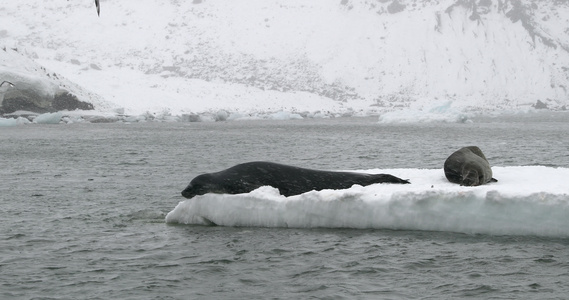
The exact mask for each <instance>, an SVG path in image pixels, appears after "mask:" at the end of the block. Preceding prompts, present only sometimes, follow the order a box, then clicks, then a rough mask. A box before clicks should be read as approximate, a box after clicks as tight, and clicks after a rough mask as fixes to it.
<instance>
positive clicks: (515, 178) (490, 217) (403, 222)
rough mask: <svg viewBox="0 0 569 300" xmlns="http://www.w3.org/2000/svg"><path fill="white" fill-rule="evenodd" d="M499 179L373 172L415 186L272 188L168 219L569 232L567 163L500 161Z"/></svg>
mask: <svg viewBox="0 0 569 300" xmlns="http://www.w3.org/2000/svg"><path fill="white" fill-rule="evenodd" d="M493 171H494V177H495V178H497V179H498V180H499V181H498V182H497V183H492V184H487V185H483V186H479V187H463V186H459V185H457V184H452V183H450V182H448V181H447V180H446V178H445V177H444V174H443V173H444V172H443V170H442V169H431V170H422V169H394V170H369V172H370V173H390V174H393V175H395V176H398V177H401V178H409V179H410V180H411V184H410V185H395V184H375V185H370V186H366V187H362V186H358V185H355V186H353V187H352V188H350V189H346V190H323V191H318V192H317V191H312V192H308V193H304V194H301V195H297V196H291V197H284V196H282V195H280V194H279V193H278V190H277V189H274V188H272V187H261V188H259V189H257V190H255V191H253V192H251V193H247V194H239V195H226V194H206V195H203V196H197V197H194V198H192V199H188V200H185V201H182V202H180V203H179V204H178V205H177V206H176V207H175V208H174V209H173V210H172V211H171V212H170V213H168V215H167V216H166V222H167V223H180V224H197V225H212V224H216V225H222V226H252V227H295V228H316V227H318V228H361V229H363V228H375V229H394V230H435V231H450V232H462V233H469V234H476V233H482V234H496V235H540V236H563V237H565V236H569V186H568V185H567V184H566V179H567V178H569V169H567V168H549V167H542V166H528V167H494V168H493Z"/></svg>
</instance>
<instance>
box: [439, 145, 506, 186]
mask: <svg viewBox="0 0 569 300" xmlns="http://www.w3.org/2000/svg"><path fill="white" fill-rule="evenodd" d="M444 170H445V176H446V178H447V179H448V181H450V182H452V183H459V184H460V185H465V186H478V185H482V184H485V183H488V182H497V181H498V180H496V179H494V178H492V169H491V168H490V164H489V163H488V160H486V157H485V156H484V153H482V150H480V148H478V147H476V146H470V147H464V148H461V149H459V150H458V151H456V152H454V153H453V154H451V155H450V156H449V157H448V158H447V160H446V161H445V166H444Z"/></svg>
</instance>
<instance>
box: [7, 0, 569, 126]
mask: <svg viewBox="0 0 569 300" xmlns="http://www.w3.org/2000/svg"><path fill="white" fill-rule="evenodd" d="M0 38H1V42H0V45H3V46H5V47H7V48H17V49H18V52H19V53H21V54H23V55H24V56H26V57H28V58H31V59H33V60H35V61H36V62H38V63H39V64H41V65H42V66H44V67H46V68H47V69H48V70H50V71H52V72H56V73H57V74H59V75H60V76H61V77H64V78H66V79H69V80H70V81H72V82H74V83H76V84H78V85H79V86H81V87H82V88H83V89H85V92H84V93H81V94H82V95H81V96H82V97H83V98H81V97H80V99H81V100H84V101H90V102H92V103H93V104H94V105H95V107H96V109H99V110H109V109H113V108H117V107H122V108H124V109H125V112H126V113H127V114H143V113H146V112H161V113H165V114H173V115H180V114H190V113H202V112H216V111H219V110H226V111H229V112H239V113H245V114H251V113H256V112H277V111H289V112H305V111H309V112H315V111H321V112H326V113H331V114H350V115H358V114H363V115H366V114H377V113H382V112H388V111H394V110H401V109H412V110H419V111H421V110H427V109H429V108H431V107H432V105H433V103H434V102H441V101H442V102H449V103H451V104H452V106H453V107H454V108H456V109H458V110H461V111H495V110H503V109H506V110H511V109H517V108H519V107H520V106H522V107H523V106H525V107H527V106H530V105H532V104H535V103H536V101H537V100H540V101H542V102H544V103H546V104H547V105H548V106H549V107H550V108H554V109H556V108H564V107H565V106H566V105H567V104H568V102H569V100H568V99H569V95H568V91H567V86H569V85H568V83H569V2H568V1H537V0H524V1H519V0H512V1H508V0H440V1H417V0H338V1H328V0H317V1H310V2H307V1H302V0H288V1H282V0H248V1H222V0H203V1H200V0H194V1H178V0H170V1H160V0H136V1H135V0H121V1H104V0H103V1H101V16H100V17H97V13H96V11H95V7H94V5H93V3H92V1H87V0H82V1H53V0H52V1H46V0H27V1H10V2H7V3H4V4H3V5H2V8H0ZM2 55H5V54H4V53H2V51H0V56H2ZM86 98H88V99H86Z"/></svg>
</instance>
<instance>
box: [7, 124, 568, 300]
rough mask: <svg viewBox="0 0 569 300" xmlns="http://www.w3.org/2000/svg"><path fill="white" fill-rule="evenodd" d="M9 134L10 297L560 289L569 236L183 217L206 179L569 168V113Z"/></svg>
mask: <svg viewBox="0 0 569 300" xmlns="http://www.w3.org/2000/svg"><path fill="white" fill-rule="evenodd" d="M476 121H477V122H475V123H473V124H422V125H379V124H377V119H376V118H347V119H334V120H300V121H298V120H297V121H270V122H265V121H254V122H227V123H142V124H70V125H52V126H46V125H27V126H18V127H12V128H0V166H1V168H0V190H1V194H0V203H1V204H0V208H1V218H0V241H1V243H0V298H1V299H192V298H217V299H242V298H257V299H267V298H331V299H365V298H371V299H378V298H385V299H399V298H419V299H424V298H427V299H429V298H431V299H441V298H465V297H475V298H507V299H512V298H565V297H566V295H567V294H568V293H569V287H568V286H567V284H566V283H567V282H569V251H568V250H569V240H568V239H566V238H544V237H532V236H489V235H465V234H455V233H448V232H429V231H389V230H348V229H312V230H310V229H274V228H273V229H270V228H229V227H204V226H172V225H166V224H165V222H164V217H165V215H166V214H167V213H168V212H169V211H171V210H172V209H173V208H174V207H175V206H176V204H177V203H178V202H179V201H182V200H183V198H182V197H181V196H180V191H181V190H182V189H183V188H184V187H185V186H186V185H187V184H188V182H189V181H190V180H191V179H192V178H193V177H194V176H195V175H198V174H201V173H204V172H211V171H217V170H221V169H224V168H227V167H230V166H232V165H235V164H237V163H240V162H244V161H250V160H270V161H278V162H282V163H288V164H293V165H298V166H305V167H310V168H319V169H344V170H346V169H371V168H441V167H442V163H443V162H444V159H446V157H447V156H448V155H449V154H450V153H451V152H452V151H454V150H456V149H458V148H460V147H462V146H465V145H478V146H479V147H480V148H481V149H482V150H483V151H484V152H485V154H486V156H487V157H488V159H489V161H490V162H491V164H493V165H499V166H518V165H546V166H555V167H564V168H568V167H569V139H568V135H569V134H568V133H569V115H567V114H563V113H557V114H551V115H549V114H540V115H536V116H521V117H520V116H517V117H516V116H514V117H510V118H501V119H495V118H485V119H478V120H476Z"/></svg>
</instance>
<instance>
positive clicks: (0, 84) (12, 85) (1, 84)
mask: <svg viewBox="0 0 569 300" xmlns="http://www.w3.org/2000/svg"><path fill="white" fill-rule="evenodd" d="M4 83H7V84H8V85H9V86H11V87H14V84H13V83H11V82H10V81H6V80H4V81H2V83H0V86H3V85H4Z"/></svg>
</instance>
